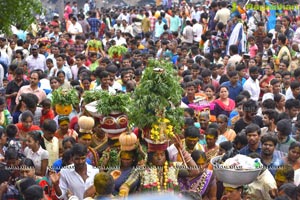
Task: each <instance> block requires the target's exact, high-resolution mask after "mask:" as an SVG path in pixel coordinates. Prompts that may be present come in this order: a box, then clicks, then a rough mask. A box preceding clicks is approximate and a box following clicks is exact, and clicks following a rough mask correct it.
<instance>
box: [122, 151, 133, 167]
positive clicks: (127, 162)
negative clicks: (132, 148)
mask: <svg viewBox="0 0 300 200" xmlns="http://www.w3.org/2000/svg"><path fill="white" fill-rule="evenodd" d="M133 157H134V155H133V154H131V153H128V152H124V151H123V152H121V155H120V159H121V166H122V167H123V168H128V167H131V166H132V164H133Z"/></svg>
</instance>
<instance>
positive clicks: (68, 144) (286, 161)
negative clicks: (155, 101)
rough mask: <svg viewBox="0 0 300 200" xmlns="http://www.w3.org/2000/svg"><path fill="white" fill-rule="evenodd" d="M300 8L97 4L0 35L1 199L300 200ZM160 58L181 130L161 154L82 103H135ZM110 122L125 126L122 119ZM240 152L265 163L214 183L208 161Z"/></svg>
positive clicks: (69, 6)
mask: <svg viewBox="0 0 300 200" xmlns="http://www.w3.org/2000/svg"><path fill="white" fill-rule="evenodd" d="M248 3H249V4H252V5H260V6H266V5H269V2H265V3H263V4H261V3H258V2H251V1H250V2H248ZM252 7H254V6H252ZM247 8H248V7H247ZM297 9H298V5H296V6H295V7H294V10H277V11H276V12H275V11H274V10H261V9H258V10H253V9H252V10H247V9H246V6H240V5H238V6H237V5H236V4H230V3H229V2H226V1H205V2H204V3H203V4H193V3H190V2H186V1H179V2H175V1H171V0H168V1H167V0H164V1H156V6H150V5H146V6H144V7H126V8H117V7H112V8H101V9H100V8H96V6H95V2H94V1H87V2H86V3H85V4H84V7H83V8H82V9H80V8H78V7H77V3H76V2H67V3H66V5H65V9H64V16H63V17H62V18H60V17H59V16H58V15H54V16H53V19H52V20H51V21H49V22H46V21H39V20H37V21H36V22H35V23H33V24H32V25H31V26H30V28H29V29H28V30H21V29H19V27H18V25H17V26H16V27H13V29H12V32H13V35H12V36H3V37H1V38H0V87H1V89H0V91H1V97H0V126H1V129H0V197H1V198H0V199H3V200H16V199H25V200H27V199H28V200H29V199H30V200H31V199H36V200H40V199H85V198H86V199H117V198H123V197H126V196H128V195H129V196H131V195H132V194H136V193H143V192H152V193H153V192H155V193H161V192H163V191H168V192H169V193H170V192H173V191H174V192H175V194H176V196H177V197H180V198H187V199H209V200H217V199H218V200H219V199H222V200H226V199H228V200H229V199H230V200H241V199H250V200H256V199H257V200H258V199H266V200H268V199H277V200H280V199H291V200H296V199H300V198H299V197H300V114H299V111H300V68H299V67H298V66H299V64H300V63H299V58H300V56H299V55H300V23H299V22H300V17H299V16H298V15H297V12H298V11H299V9H298V10H297ZM122 47H125V50H124V48H122ZM112 49H113V50H114V51H113V50H112ZM150 59H156V60H166V61H169V62H171V63H172V65H173V69H174V71H175V72H176V73H175V74H174V79H176V80H177V79H178V83H179V84H180V86H181V87H182V89H183V90H182V91H183V93H182V99H181V107H182V108H183V109H184V116H182V117H184V126H183V127H182V133H178V134H179V135H180V137H174V138H173V139H172V140H171V141H168V144H167V145H164V144H160V145H159V146H155V145H153V144H150V142H149V140H147V139H146V138H144V137H143V134H142V132H143V131H142V130H141V129H138V127H136V126H135V125H134V124H133V127H131V128H132V130H134V131H133V132H134V135H136V137H137V138H138V142H137V143H135V144H133V145H134V148H133V149H129V150H128V149H125V148H122V147H121V146H120V142H119V140H118V138H112V137H111V135H110V134H108V133H107V132H106V131H105V130H107V129H104V128H103V127H102V125H103V124H102V123H100V121H99V119H98V118H97V117H95V116H94V115H93V114H92V113H90V112H89V110H88V109H87V108H86V102H85V101H83V100H82V99H83V98H84V95H85V94H86V93H87V92H91V91H99V90H103V91H108V92H109V94H110V95H116V94H118V93H126V94H132V95H134V91H135V90H136V88H138V87H139V86H140V84H141V82H142V80H143V75H144V71H145V69H147V66H148V63H149V60H150ZM157 67H159V66H157ZM60 89H63V90H65V91H71V90H73V89H75V90H76V92H77V98H78V99H77V100H78V102H80V103H78V104H77V105H73V108H72V112H71V113H70V114H69V115H60V114H58V111H57V110H56V109H55V107H54V106H55V105H53V98H56V97H54V96H55V94H54V93H55V91H57V90H60ZM179 92H181V91H179ZM149 95H150V97H149V98H151V94H149ZM178 103H179V102H178ZM197 105H198V107H197ZM204 105H205V106H204ZM201 106H202V107H201ZM100 114H101V113H100ZM113 120H115V121H116V120H117V121H116V123H117V127H119V126H120V124H121V119H120V118H119V117H118V118H113ZM88 122H91V124H92V125H91V127H89V128H83V127H85V126H87V124H89V123H88ZM107 123H114V122H109V120H108V121H107ZM131 125H132V124H131ZM170 131H171V130H170ZM132 137H133V136H132ZM128 141H129V140H128ZM237 154H242V155H246V156H249V157H251V158H259V159H260V160H261V163H262V164H263V165H264V168H263V169H262V170H261V172H260V173H259V175H258V177H257V178H256V179H255V180H254V181H253V182H252V183H250V184H248V185H232V184H228V183H225V182H221V181H219V180H218V178H217V177H216V176H215V173H214V169H213V165H212V163H211V160H212V159H214V158H215V157H216V156H223V157H222V159H223V161H225V160H226V159H228V158H230V157H233V156H235V155H237ZM174 163H183V164H184V165H185V166H186V168H177V167H175V164H174ZM140 169H143V170H140ZM152 179H153V180H152ZM151 181H152V182H151ZM151 183H155V184H151ZM162 198H168V197H163V196H162ZM171 198H172V197H171ZM173 198H175V197H173Z"/></svg>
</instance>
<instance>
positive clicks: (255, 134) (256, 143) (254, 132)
mask: <svg viewBox="0 0 300 200" xmlns="http://www.w3.org/2000/svg"><path fill="white" fill-rule="evenodd" d="M245 133H246V136H247V140H248V144H247V145H246V146H245V147H243V148H242V149H241V150H240V154H243V155H246V156H248V155H249V154H250V153H254V152H255V153H258V154H260V153H261V143H260V134H261V131H260V127H259V126H258V125H256V124H249V125H248V126H247V127H246V130H245Z"/></svg>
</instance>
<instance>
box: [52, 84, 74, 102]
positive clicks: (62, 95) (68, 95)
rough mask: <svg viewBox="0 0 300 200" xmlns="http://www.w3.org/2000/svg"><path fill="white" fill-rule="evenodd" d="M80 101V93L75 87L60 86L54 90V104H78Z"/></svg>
mask: <svg viewBox="0 0 300 200" xmlns="http://www.w3.org/2000/svg"><path fill="white" fill-rule="evenodd" d="M78 103H79V99H78V93H77V91H76V90H75V89H71V90H67V89H63V88H58V89H56V90H54V91H53V92H52V104H53V105H56V104H59V105H64V106H66V105H74V106H75V105H77V104H78Z"/></svg>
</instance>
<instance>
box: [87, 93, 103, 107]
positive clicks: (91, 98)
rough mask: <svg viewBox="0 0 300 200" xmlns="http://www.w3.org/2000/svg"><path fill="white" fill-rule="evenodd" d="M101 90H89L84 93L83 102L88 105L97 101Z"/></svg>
mask: <svg viewBox="0 0 300 200" xmlns="http://www.w3.org/2000/svg"><path fill="white" fill-rule="evenodd" d="M101 93H102V90H90V91H85V92H84V94H83V101H84V103H86V104H89V103H91V102H93V101H98V100H99V99H100V98H101Z"/></svg>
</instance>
